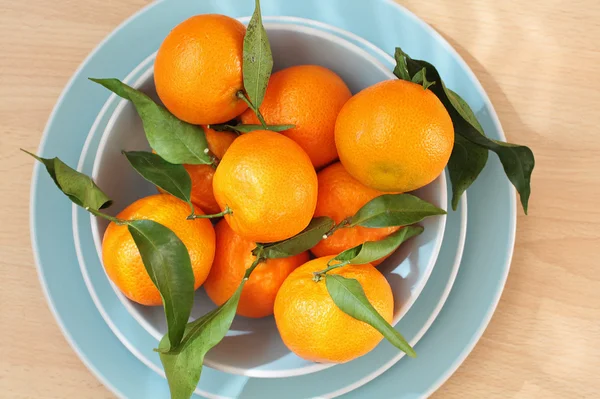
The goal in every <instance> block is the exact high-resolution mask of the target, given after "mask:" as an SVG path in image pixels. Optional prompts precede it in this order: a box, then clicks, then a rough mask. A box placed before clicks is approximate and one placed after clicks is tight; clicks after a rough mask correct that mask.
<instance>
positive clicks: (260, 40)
mask: <svg viewBox="0 0 600 399" xmlns="http://www.w3.org/2000/svg"><path fill="white" fill-rule="evenodd" d="M272 69H273V56H272V54H271V46H270V44H269V38H268V37H267V31H266V30H265V27H264V26H263V23H262V16H261V14H260V1H259V0H255V8H254V14H252V18H251V19H250V22H249V23H248V28H247V30H246V36H245V37H244V56H243V69H242V71H243V75H244V88H245V89H246V93H247V94H248V99H249V100H250V102H251V103H252V105H253V106H254V109H258V108H259V107H260V105H261V104H262V102H263V99H264V97H265V92H266V91H267V85H268V83H269V77H270V76H271V71H272Z"/></svg>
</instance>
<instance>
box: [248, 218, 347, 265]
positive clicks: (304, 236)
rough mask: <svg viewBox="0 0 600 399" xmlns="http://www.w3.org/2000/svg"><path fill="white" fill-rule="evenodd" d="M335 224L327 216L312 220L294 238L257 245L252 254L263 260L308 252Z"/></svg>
mask: <svg viewBox="0 0 600 399" xmlns="http://www.w3.org/2000/svg"><path fill="white" fill-rule="evenodd" d="M334 225H335V222H334V221H333V220H332V219H331V218H328V217H327V216H321V217H317V218H314V219H313V220H311V221H310V223H309V224H308V226H307V227H306V228H305V229H304V230H302V231H301V232H300V233H298V234H296V235H295V236H293V237H291V238H288V239H287V240H283V241H279V242H275V243H272V244H266V245H259V246H257V247H256V248H255V249H254V250H253V251H252V253H253V254H254V256H259V255H260V256H262V257H263V258H264V259H276V258H287V257H290V256H294V255H298V254H300V253H302V252H304V251H308V250H309V249H311V248H312V247H314V246H315V245H317V244H318V243H319V241H321V240H322V239H323V235H325V234H326V233H327V232H328V231H329V230H331V229H332V228H333V226H334Z"/></svg>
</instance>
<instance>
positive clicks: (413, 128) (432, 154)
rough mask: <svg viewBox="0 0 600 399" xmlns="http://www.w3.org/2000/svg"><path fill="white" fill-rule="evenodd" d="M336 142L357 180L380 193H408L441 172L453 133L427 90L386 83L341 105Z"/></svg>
mask: <svg viewBox="0 0 600 399" xmlns="http://www.w3.org/2000/svg"><path fill="white" fill-rule="evenodd" d="M436 84H439V82H438V83H436ZM335 143H336V146H337V150H338V153H339V156H340V161H341V162H342V164H343V165H344V167H345V168H346V170H347V171H348V173H350V174H351V175H352V176H354V177H355V178H356V179H357V180H358V181H360V182H361V183H363V184H364V185H366V186H369V187H372V188H374V189H377V190H381V191H396V192H408V191H412V190H416V189H418V188H420V187H423V186H425V185H427V184H429V183H431V182H432V181H433V180H434V179H435V178H436V177H438V176H439V175H440V173H442V171H443V170H444V167H445V166H446V164H447V163H448V159H449V158H450V154H451V152H452V147H453V145H454V128H453V126H452V120H451V119H450V116H449V115H448V112H447V111H446V109H445V108H444V106H443V104H442V103H441V101H440V100H439V99H438V98H437V97H436V95H435V94H433V92H432V91H431V90H424V89H423V86H422V85H419V84H416V83H412V82H407V81H404V80H388V81H384V82H380V83H377V84H375V85H373V86H371V87H368V88H366V89H364V90H363V91H361V92H359V93H358V94H356V95H355V96H354V97H352V98H351V99H350V100H349V101H348V102H347V103H346V104H345V105H344V107H343V108H342V110H341V111H340V114H339V116H338V118H337V122H336V125H335Z"/></svg>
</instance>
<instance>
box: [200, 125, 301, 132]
mask: <svg viewBox="0 0 600 399" xmlns="http://www.w3.org/2000/svg"><path fill="white" fill-rule="evenodd" d="M210 127H211V128H212V129H214V130H216V131H218V132H221V131H230V132H236V133H250V132H254V131H256V130H270V131H272V132H283V131H284V130H289V129H292V128H294V127H295V125H267V126H266V127H265V126H263V125H210Z"/></svg>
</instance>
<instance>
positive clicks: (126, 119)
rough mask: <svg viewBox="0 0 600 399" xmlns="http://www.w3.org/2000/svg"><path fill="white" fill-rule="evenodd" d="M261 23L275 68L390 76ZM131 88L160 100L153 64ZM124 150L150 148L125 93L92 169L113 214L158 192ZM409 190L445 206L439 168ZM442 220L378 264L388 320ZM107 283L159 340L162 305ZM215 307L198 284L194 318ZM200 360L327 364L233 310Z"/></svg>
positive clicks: (335, 47) (95, 224) (270, 367)
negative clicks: (388, 289)
mask: <svg viewBox="0 0 600 399" xmlns="http://www.w3.org/2000/svg"><path fill="white" fill-rule="evenodd" d="M265 25H266V26H265V27H266V29H267V31H268V33H269V39H270V42H271V48H272V51H273V58H274V70H279V69H283V68H286V67H289V66H292V65H300V64H317V65H322V66H324V67H327V68H329V69H331V70H333V71H335V72H336V73H337V74H338V75H340V76H341V77H342V79H343V80H344V81H345V82H346V84H347V85H348V86H349V88H350V90H351V91H352V92H353V93H356V92H358V91H360V90H362V89H363V88H365V87H368V86H371V85H373V84H375V83H377V82H379V81H382V80H387V79H395V76H394V75H393V74H392V73H391V72H390V71H389V70H387V69H386V68H385V67H384V66H383V65H382V64H381V63H380V62H378V61H377V60H376V59H375V58H373V57H372V56H370V55H369V54H368V53H366V52H365V51H363V50H362V49H360V48H359V47H357V46H355V45H353V44H351V43H349V42H347V41H345V40H343V39H340V38H338V37H337V36H335V35H333V34H330V33H326V32H323V31H321V30H317V29H314V28H310V27H306V26H301V25H292V24H277V23H267V24H265ZM136 87H137V88H138V89H140V90H142V91H144V92H145V93H146V94H148V95H150V96H151V97H152V98H154V99H155V100H156V101H158V97H157V96H156V91H155V88H154V79H153V67H151V68H149V69H148V70H147V71H146V73H144V75H143V76H142V77H141V78H140V79H139V80H138V82H137V85H136ZM122 150H150V147H149V145H148V142H147V141H146V138H145V135H144V132H143V128H142V124H141V121H140V119H139V117H138V115H137V113H136V111H135V109H134V107H133V106H132V105H131V104H130V103H129V102H128V101H125V100H123V101H121V103H120V104H119V105H118V107H117V108H116V109H115V112H114V114H113V115H112V117H111V119H110V121H109V122H108V124H107V127H106V130H105V131H104V133H103V137H102V140H101V142H100V145H99V147H98V152H97V154H96V158H95V163H94V169H93V174H92V175H93V178H94V180H95V181H96V182H97V183H98V185H99V186H100V187H102V188H103V190H104V191H105V192H106V193H107V194H108V196H109V197H110V198H112V199H113V200H114V204H113V206H112V207H111V208H109V213H111V214H113V215H116V213H118V212H119V211H121V210H122V209H124V208H125V207H126V206H127V205H129V204H130V203H132V202H134V201H135V200H137V199H139V198H142V197H144V196H147V195H151V194H155V193H156V192H157V191H156V188H155V187H154V186H153V185H151V184H150V183H148V182H147V181H146V180H144V179H143V178H141V177H140V176H139V175H138V174H137V173H136V172H135V171H134V170H133V169H132V168H131V167H130V165H129V164H128V162H127V160H126V159H125V157H124V156H123V155H122V154H121V151H122ZM415 194H416V195H418V196H419V197H420V198H422V199H424V200H426V201H429V202H431V203H433V204H434V205H436V206H438V207H440V208H443V209H445V208H446V204H447V194H446V178H445V175H444V174H441V175H440V176H439V177H438V179H436V180H435V181H434V182H433V183H431V184H429V185H428V186H426V187H423V188H421V189H420V190H417V191H416V192H415ZM92 219H93V220H92V232H93V236H94V241H95V244H96V249H97V251H98V254H99V256H100V258H102V256H101V254H102V235H103V234H104V231H105V229H106V226H107V223H106V221H104V220H103V219H96V218H94V217H93V216H92ZM445 221H446V218H445V216H438V217H433V218H429V219H426V220H425V221H423V222H422V223H421V225H422V226H424V227H425V231H424V233H423V234H421V235H420V236H418V237H415V238H413V239H411V240H410V241H408V242H407V243H405V244H403V245H402V246H401V247H400V249H398V251H396V252H395V253H394V254H393V255H392V256H390V257H389V258H388V259H387V260H386V261H385V262H384V263H382V265H381V266H379V269H380V270H381V271H382V272H383V273H384V275H385V276H386V278H387V279H388V281H389V282H390V285H391V286H392V290H393V292H394V300H395V311H394V324H395V323H397V322H398V321H399V320H400V319H401V318H402V316H404V314H406V312H408V310H409V309H410V307H411V306H412V304H413V303H414V301H415V300H416V298H417V297H418V295H419V294H420V292H421V290H422V289H423V287H424V285H425V283H426V281H427V279H428V278H429V275H430V274H431V271H432V269H433V266H434V264H435V261H436V259H437V256H438V252H439V249H440V246H441V242H442V238H443V233H444V227H445ZM113 288H114V289H115V291H116V292H117V295H118V296H119V298H120V299H121V302H122V303H123V304H124V306H125V307H126V308H127V309H128V311H129V312H130V313H131V314H132V316H133V317H135V318H136V320H138V321H139V322H140V324H141V325H142V326H143V327H144V328H145V329H146V330H148V332H149V333H150V334H152V335H153V336H154V337H155V338H156V339H157V340H159V339H160V338H161V337H162V336H163V335H164V333H165V332H166V322H165V318H164V313H163V310H162V308H160V307H145V306H141V305H138V304H136V303H134V302H132V301H130V300H128V299H127V298H126V297H125V296H124V295H123V294H121V292H120V291H119V290H118V288H116V287H115V286H114V285H113ZM213 308H214V305H213V304H212V302H211V301H210V299H209V298H208V297H207V296H206V294H205V293H204V290H202V289H199V290H198V291H197V292H196V297H195V302H194V308H193V310H192V318H193V319H195V318H197V317H199V316H201V315H202V314H204V313H206V312H207V311H209V310H210V309H213ZM205 364H206V365H208V366H210V367H213V368H216V369H219V370H222V371H225V372H229V373H235V374H240V375H246V376H251V377H264V378H274V377H289V376H294V375H302V374H308V373H312V372H316V371H319V370H322V369H325V368H327V367H331V366H333V365H332V364H320V363H312V362H308V361H305V360H303V359H300V358H299V357H297V356H295V355H294V354H293V353H291V352H290V351H289V350H288V349H287V348H286V347H285V345H283V343H282V341H281V339H280V337H279V334H278V332H277V329H276V326H275V323H274V320H273V318H272V317H268V318H264V319H248V318H244V317H239V316H238V317H236V319H235V320H234V323H233V325H232V328H231V330H230V332H229V334H228V335H227V337H226V338H225V339H224V340H223V341H222V342H221V343H220V344H219V345H218V346H217V347H215V348H214V349H212V350H211V351H210V352H209V353H208V354H207V356H206V359H205Z"/></svg>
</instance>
